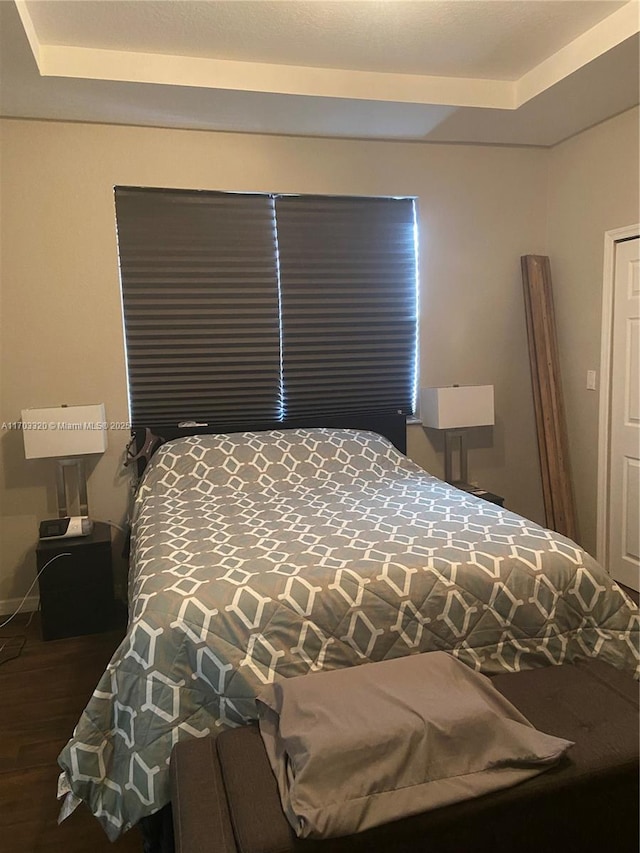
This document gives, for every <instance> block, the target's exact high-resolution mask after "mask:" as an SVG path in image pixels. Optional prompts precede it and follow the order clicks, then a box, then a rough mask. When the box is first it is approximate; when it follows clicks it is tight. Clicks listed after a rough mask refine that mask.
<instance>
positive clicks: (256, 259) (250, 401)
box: [115, 187, 282, 427]
mask: <svg viewBox="0 0 640 853" xmlns="http://www.w3.org/2000/svg"><path fill="white" fill-rule="evenodd" d="M115 199H116V217H117V227H118V248H119V253H120V277H121V287H122V301H123V313H124V326H125V338H126V346H127V366H128V376H129V398H130V409H131V421H132V426H133V427H139V426H144V425H150V424H157V425H176V424H178V423H180V422H181V421H189V420H195V421H201V422H205V423H209V422H215V423H216V424H221V425H224V424H225V423H232V424H234V425H242V424H244V423H246V424H248V425H250V424H252V423H256V422H257V421H261V420H264V421H271V420H278V419H279V418H280V416H281V407H282V400H281V393H280V387H281V385H280V383H281V375H280V320H279V298H278V287H277V254H276V238H275V221H274V203H273V199H272V198H271V197H270V196H266V195H257V194H233V193H218V192H199V191H187V190H149V189H137V188H122V187H117V188H116V190H115Z"/></svg>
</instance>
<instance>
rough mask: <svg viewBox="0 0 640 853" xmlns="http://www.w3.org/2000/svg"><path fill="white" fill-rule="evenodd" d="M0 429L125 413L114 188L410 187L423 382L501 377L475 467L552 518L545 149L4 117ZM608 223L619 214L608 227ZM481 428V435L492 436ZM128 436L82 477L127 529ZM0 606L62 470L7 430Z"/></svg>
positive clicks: (15, 588) (22, 575)
mask: <svg viewBox="0 0 640 853" xmlns="http://www.w3.org/2000/svg"><path fill="white" fill-rule="evenodd" d="M0 128H1V131H2V149H1V155H2V160H1V168H2V174H1V179H2V235H1V236H2V304H1V308H2V353H1V355H2V394H1V410H0V420H1V421H15V420H17V419H19V417H20V410H21V409H23V408H27V407H32V406H46V405H57V404H60V403H69V404H80V403H96V402H104V403H105V405H106V410H107V418H108V420H110V421H126V420H127V395H126V379H125V361H124V349H123V336H122V322H121V315H120V294H119V282H118V264H117V251H116V234H115V222H114V206H113V187H114V185H116V184H125V185H134V186H166V187H192V188H200V189H218V190H255V191H280V192H302V193H305V192H309V193H314V192H315V193H336V194H356V195H357V194H362V195H416V196H418V197H419V205H420V243H421V285H420V286H421V292H420V300H421V342H420V367H421V371H422V384H423V385H438V384H451V383H454V382H458V383H461V384H473V383H482V384H484V383H493V384H494V385H495V390H496V418H497V422H496V426H495V428H494V430H493V435H491V430H489V431H488V432H489V435H484V434H479V435H478V436H477V438H476V440H475V442H474V444H473V446H472V451H471V456H470V473H471V476H472V477H473V479H475V480H478V481H480V483H481V484H482V485H483V486H484V487H486V488H489V489H492V490H494V491H497V492H499V493H500V494H504V495H505V496H506V499H507V505H508V506H509V507H510V508H511V509H513V510H515V511H516V512H519V513H521V514H523V515H526V516H528V517H531V518H533V519H535V520H537V521H542V520H543V516H542V503H541V490H540V476H539V467H538V458H537V449H536V440H535V427H534V420H533V408H532V400H531V390H530V389H531V386H530V379H529V363H528V355H527V344H526V333H525V323H524V309H523V299H522V285H521V279H520V261H519V259H520V255H521V254H525V253H529V252H533V253H544V252H545V251H546V244H545V227H546V218H545V217H546V178H547V162H548V159H549V156H550V154H549V152H548V151H545V150H541V149H532V148H508V147H482V146H466V145H457V146H456V145H422V144H411V143H394V142H364V141H342V140H331V139H301V138H290V137H272V136H271V137H270V136H252V135H241V134H235V135H234V134H222V133H208V132H198V131H177V130H160V129H149V128H132V127H113V126H106V125H83V124H71V123H56V122H37V121H21V120H4V121H3V122H2V123H1V125H0ZM614 224H615V223H614ZM485 432H486V431H485ZM126 439H127V435H126V434H125V433H124V432H115V431H112V432H110V434H109V448H108V451H107V453H106V454H105V455H104V456H103V457H102V458H100V459H99V461H97V463H96V464H94V466H93V470H92V472H91V475H90V479H89V498H90V504H91V508H92V515H93V516H94V518H97V519H111V520H114V521H118V522H120V521H122V519H123V517H124V515H125V513H126V506H127V499H128V483H127V478H126V477H123V474H122V471H121V464H120V463H121V457H122V452H123V448H124V445H125V442H126ZM409 451H410V454H411V455H412V456H413V458H414V459H415V460H416V461H417V462H419V463H420V464H422V465H423V466H424V467H426V468H428V469H430V470H432V471H433V472H434V473H436V474H438V473H440V474H441V473H442V453H441V445H440V443H439V442H438V441H437V439H436V440H435V442H434V441H433V440H432V439H431V438H429V437H427V436H426V435H425V433H424V431H423V429H422V427H420V426H412V427H410V428H409ZM0 486H1V494H2V531H1V532H2V535H3V540H2V562H1V574H0V600H5V601H7V600H11V599H15V598H16V597H18V596H22V595H23V594H24V593H25V592H26V590H27V588H28V586H29V584H30V583H31V580H32V579H33V577H34V574H35V558H34V553H33V551H34V546H35V544H36V538H37V522H38V520H39V519H42V518H46V517H50V516H52V515H55V494H54V490H53V470H52V467H51V465H50V464H48V463H46V462H42V461H36V462H32V461H30V462H26V461H25V459H24V455H23V449H22V439H21V436H20V434H19V433H18V432H14V431H10V430H3V431H2V433H1V434H0Z"/></svg>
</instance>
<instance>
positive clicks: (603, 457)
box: [596, 224, 640, 572]
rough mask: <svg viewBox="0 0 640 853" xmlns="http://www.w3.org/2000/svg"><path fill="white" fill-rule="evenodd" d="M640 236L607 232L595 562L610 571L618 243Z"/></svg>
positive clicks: (633, 231) (632, 229)
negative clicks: (610, 425) (613, 363)
mask: <svg viewBox="0 0 640 853" xmlns="http://www.w3.org/2000/svg"><path fill="white" fill-rule="evenodd" d="M639 236H640V224H636V225H628V226H626V227H625V228H614V229H613V230H611V231H605V235H604V271H603V278H602V334H601V338H600V404H599V415H598V495H597V524H596V559H597V560H598V562H599V563H600V565H601V566H603V567H604V569H605V570H606V571H607V572H609V567H608V565H607V564H608V558H609V441H610V428H609V422H610V413H611V361H612V354H613V352H612V350H613V310H614V305H613V296H614V277H615V263H616V244H617V243H621V242H623V241H624V240H632V239H633V238H634V237H639Z"/></svg>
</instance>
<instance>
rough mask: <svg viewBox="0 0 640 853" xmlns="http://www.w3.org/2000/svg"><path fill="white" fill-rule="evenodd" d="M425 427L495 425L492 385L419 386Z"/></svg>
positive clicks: (454, 427)
mask: <svg viewBox="0 0 640 853" xmlns="http://www.w3.org/2000/svg"><path fill="white" fill-rule="evenodd" d="M420 415H421V417H422V424H423V426H427V427H433V428H434V429H461V428H462V427H474V426H488V425H490V424H493V423H494V422H495V421H494V413H493V385H451V386H449V387H447V388H421V389H420Z"/></svg>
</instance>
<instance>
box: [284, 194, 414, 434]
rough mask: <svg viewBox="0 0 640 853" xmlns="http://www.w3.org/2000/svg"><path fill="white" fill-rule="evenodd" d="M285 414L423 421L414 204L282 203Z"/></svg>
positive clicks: (317, 199) (291, 199)
mask: <svg viewBox="0 0 640 853" xmlns="http://www.w3.org/2000/svg"><path fill="white" fill-rule="evenodd" d="M275 205H276V220H277V225H278V250H279V258H280V283H281V294H282V363H283V388H284V408H285V411H286V413H287V416H288V417H299V416H304V415H309V414H313V413H317V412H326V413H334V412H366V411H378V412H402V413H405V414H412V413H413V406H414V394H415V387H414V383H415V369H416V363H415V361H416V338H417V319H416V314H417V296H416V247H415V239H414V200H413V199H409V198H404V199H393V198H344V197H327V196H277V197H276V201H275Z"/></svg>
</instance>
